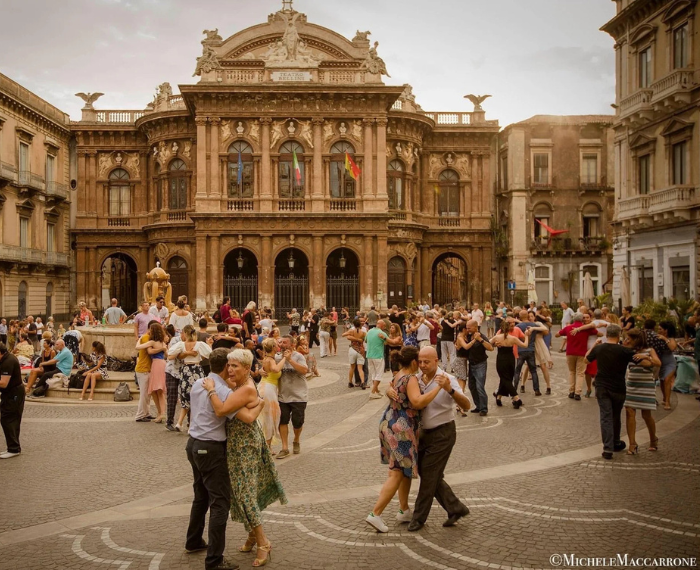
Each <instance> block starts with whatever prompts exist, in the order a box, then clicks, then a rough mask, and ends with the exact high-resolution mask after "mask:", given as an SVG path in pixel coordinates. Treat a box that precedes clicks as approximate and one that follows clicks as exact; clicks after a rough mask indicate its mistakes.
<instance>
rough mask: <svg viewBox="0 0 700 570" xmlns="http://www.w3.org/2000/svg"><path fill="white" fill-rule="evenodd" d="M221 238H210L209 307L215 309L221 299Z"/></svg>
mask: <svg viewBox="0 0 700 570" xmlns="http://www.w3.org/2000/svg"><path fill="white" fill-rule="evenodd" d="M219 244H220V240H219V236H212V237H210V238H209V284H208V287H207V288H208V295H207V297H208V299H207V306H208V307H210V308H213V307H215V306H216V302H217V301H218V300H219V298H220V297H221V275H220V272H221V267H220V266H221V253H220V251H219Z"/></svg>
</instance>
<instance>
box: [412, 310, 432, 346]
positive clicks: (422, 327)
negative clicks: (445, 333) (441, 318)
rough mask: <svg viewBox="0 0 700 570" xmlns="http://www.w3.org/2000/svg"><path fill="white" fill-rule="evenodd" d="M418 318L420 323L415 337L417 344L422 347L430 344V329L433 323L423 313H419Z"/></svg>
mask: <svg viewBox="0 0 700 570" xmlns="http://www.w3.org/2000/svg"><path fill="white" fill-rule="evenodd" d="M419 319H420V321H419V322H420V324H419V325H418V330H417V331H416V339H417V340H418V346H419V347H420V348H424V347H426V346H430V331H431V330H433V325H432V324H430V322H429V321H427V320H426V319H425V316H424V315H421V316H420V317H419Z"/></svg>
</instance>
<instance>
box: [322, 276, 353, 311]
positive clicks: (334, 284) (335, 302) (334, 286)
mask: <svg viewBox="0 0 700 570" xmlns="http://www.w3.org/2000/svg"><path fill="white" fill-rule="evenodd" d="M326 307H327V308H328V309H329V310H330V308H331V307H335V308H336V309H337V310H338V311H340V309H341V307H347V308H348V309H349V310H350V314H351V315H354V314H355V313H356V312H357V311H358V310H359V309H360V279H359V277H358V276H357V275H354V276H352V277H331V276H330V275H329V276H328V277H326Z"/></svg>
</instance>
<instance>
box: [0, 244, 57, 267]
mask: <svg viewBox="0 0 700 570" xmlns="http://www.w3.org/2000/svg"><path fill="white" fill-rule="evenodd" d="M45 253H46V252H44V251H42V250H40V249H32V248H28V247H20V246H17V245H7V244H0V262H3V261H4V262H10V263H24V264H28V265H42V264H44V261H45Z"/></svg>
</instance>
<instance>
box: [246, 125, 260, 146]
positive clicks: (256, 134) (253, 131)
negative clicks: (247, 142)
mask: <svg viewBox="0 0 700 570" xmlns="http://www.w3.org/2000/svg"><path fill="white" fill-rule="evenodd" d="M248 137H249V138H251V139H252V140H254V141H255V142H260V123H258V122H257V121H255V122H254V123H253V124H252V125H251V126H250V132H249V133H248Z"/></svg>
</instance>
